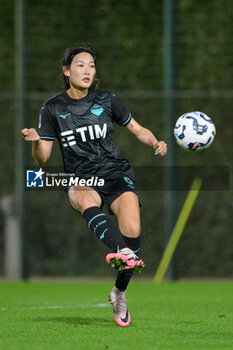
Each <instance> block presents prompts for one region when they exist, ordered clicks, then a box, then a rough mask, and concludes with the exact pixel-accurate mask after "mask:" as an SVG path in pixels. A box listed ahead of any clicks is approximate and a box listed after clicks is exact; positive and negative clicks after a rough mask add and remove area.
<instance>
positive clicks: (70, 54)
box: [62, 46, 99, 90]
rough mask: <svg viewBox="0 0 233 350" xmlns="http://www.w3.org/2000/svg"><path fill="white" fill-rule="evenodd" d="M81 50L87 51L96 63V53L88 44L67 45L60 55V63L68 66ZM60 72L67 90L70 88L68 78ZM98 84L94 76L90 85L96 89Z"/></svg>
mask: <svg viewBox="0 0 233 350" xmlns="http://www.w3.org/2000/svg"><path fill="white" fill-rule="evenodd" d="M81 52H88V53H89V54H90V55H91V56H92V57H93V59H94V62H95V65H96V53H95V51H94V50H93V48H91V47H90V46H79V47H68V48H67V49H66V50H65V52H64V54H63V56H62V65H63V66H66V67H68V68H70V66H71V63H72V61H73V58H74V56H76V55H78V54H79V53H81ZM62 74H63V80H64V83H65V87H66V90H67V89H69V88H70V82H69V78H68V77H67V76H65V74H64V73H62ZM98 86H99V79H97V78H96V77H95V78H94V81H93V83H92V85H91V87H92V88H95V89H96V88H97V87H98Z"/></svg>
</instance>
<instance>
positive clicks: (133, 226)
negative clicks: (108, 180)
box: [106, 190, 143, 271]
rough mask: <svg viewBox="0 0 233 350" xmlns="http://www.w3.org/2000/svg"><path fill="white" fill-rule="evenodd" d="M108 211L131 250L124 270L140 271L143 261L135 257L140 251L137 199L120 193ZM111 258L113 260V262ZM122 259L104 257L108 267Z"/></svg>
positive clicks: (131, 193)
mask: <svg viewBox="0 0 233 350" xmlns="http://www.w3.org/2000/svg"><path fill="white" fill-rule="evenodd" d="M110 209H111V211H112V212H113V213H114V214H115V215H116V216H117V219H118V226H119V229H120V231H121V233H122V238H123V239H124V241H125V243H126V244H127V246H128V247H129V248H130V250H131V253H130V256H129V258H128V259H126V262H127V265H126V267H125V269H129V268H131V269H134V271H140V269H141V268H142V267H143V261H142V260H140V259H139V258H138V257H137V255H136V253H137V252H138V251H139V250H140V233H141V227H140V209H139V201H138V197H137V195H136V194H135V193H134V192H131V191H128V190H127V192H124V193H121V194H120V195H119V196H118V197H117V198H116V199H115V200H114V201H113V202H112V203H111V206H110ZM132 251H133V252H132ZM132 253H133V255H132ZM124 255H125V252H124ZM113 258H115V259H114V260H113ZM117 259H118V260H117ZM122 259H124V257H121V256H120V255H119V254H108V255H107V257H106V260H107V262H108V263H109V264H110V265H112V264H120V262H121V260H122ZM136 260H137V261H136ZM135 261H136V262H135ZM131 265H132V266H131Z"/></svg>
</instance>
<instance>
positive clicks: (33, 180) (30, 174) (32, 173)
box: [26, 168, 45, 188]
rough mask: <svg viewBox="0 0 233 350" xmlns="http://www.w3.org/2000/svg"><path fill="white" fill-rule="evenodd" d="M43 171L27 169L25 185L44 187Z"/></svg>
mask: <svg viewBox="0 0 233 350" xmlns="http://www.w3.org/2000/svg"><path fill="white" fill-rule="evenodd" d="M44 173H45V172H44V171H43V170H42V168H40V170H27V179H26V187H35V188H36V187H44Z"/></svg>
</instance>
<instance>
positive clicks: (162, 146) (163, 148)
mask: <svg viewBox="0 0 233 350" xmlns="http://www.w3.org/2000/svg"><path fill="white" fill-rule="evenodd" d="M154 150H155V151H156V154H159V155H160V156H161V157H163V156H165V155H166V154H167V144H166V142H164V141H158V143H157V145H156V146H155V147H154Z"/></svg>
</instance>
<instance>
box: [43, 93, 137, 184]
mask: <svg viewBox="0 0 233 350" xmlns="http://www.w3.org/2000/svg"><path fill="white" fill-rule="evenodd" d="M130 119H131V113H130V112H129V110H128V109H127V108H126V106H125V105H124V103H123V102H122V101H121V99H119V98H118V97H116V96H115V95H113V94H112V93H111V92H104V91H100V90H96V89H89V91H88V94H87V96H86V97H84V98H82V99H72V98H70V97H69V96H68V94H67V93H66V92H65V91H64V92H61V93H60V94H58V95H56V96H54V97H52V98H50V99H49V100H47V101H46V102H45V103H44V105H43V107H42V108H41V113H40V121H39V130H38V132H39V135H40V138H41V139H47V140H53V139H55V138H57V139H58V141H59V144H60V148H61V151H62V155H63V162H64V170H65V172H66V173H75V174H76V175H77V176H82V177H90V176H98V177H104V178H106V179H113V178H116V177H121V176H122V175H123V174H127V176H133V170H132V168H131V166H130V163H129V161H128V160H127V159H126V158H125V157H124V156H123V155H122V154H121V153H120V152H119V150H118V149H117V147H116V146H115V145H114V144H113V142H112V138H113V131H114V125H113V122H116V123H118V124H119V125H127V124H128V123H129V121H130Z"/></svg>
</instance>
